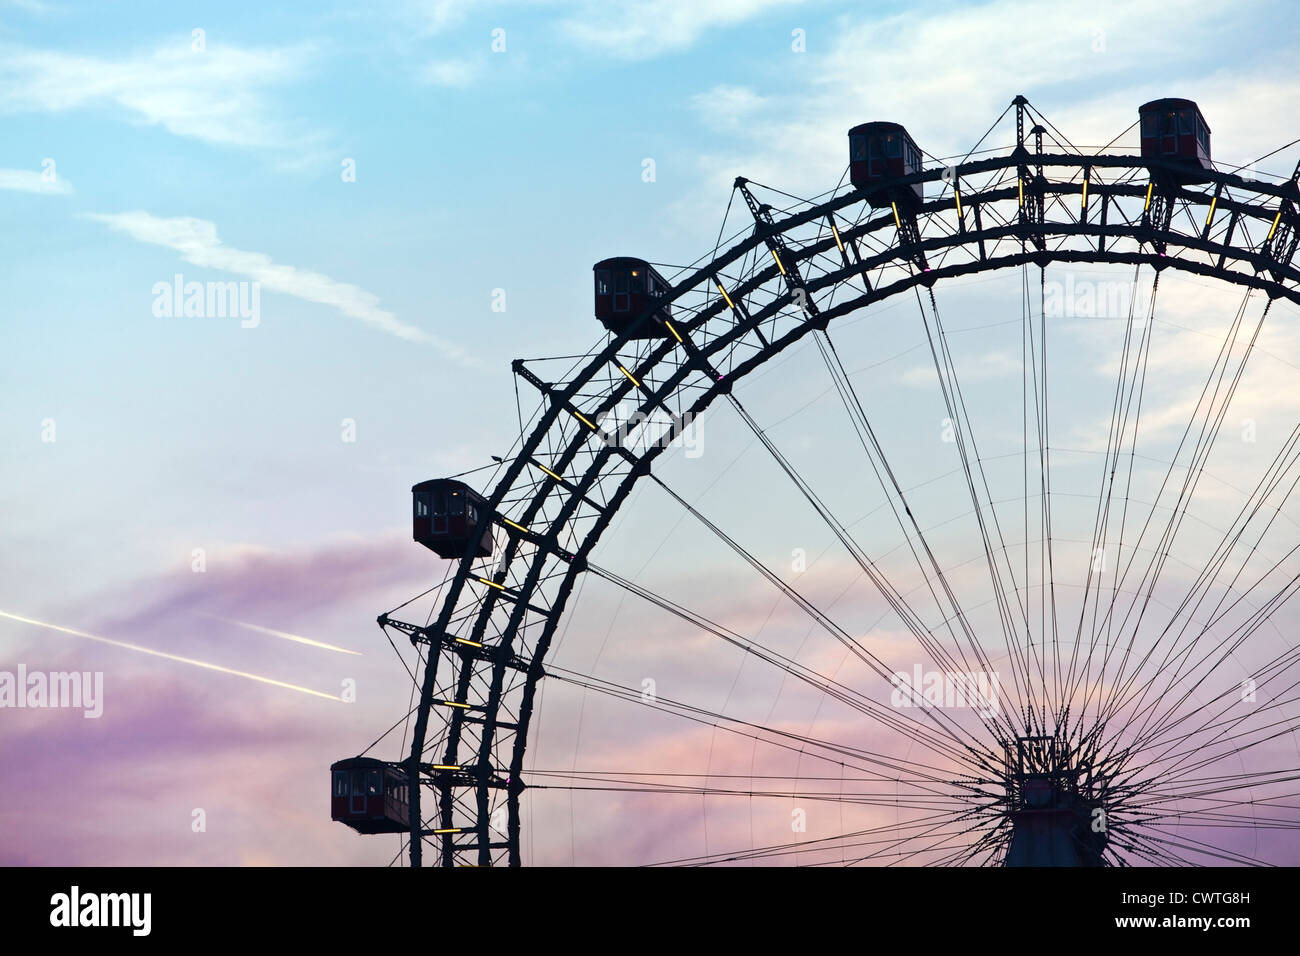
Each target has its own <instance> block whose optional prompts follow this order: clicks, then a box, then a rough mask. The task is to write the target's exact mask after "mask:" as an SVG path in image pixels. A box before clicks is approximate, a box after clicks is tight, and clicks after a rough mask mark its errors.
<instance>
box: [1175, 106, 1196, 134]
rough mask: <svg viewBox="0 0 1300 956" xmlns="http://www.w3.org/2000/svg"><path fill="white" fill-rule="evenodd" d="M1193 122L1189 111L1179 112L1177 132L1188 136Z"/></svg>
mask: <svg viewBox="0 0 1300 956" xmlns="http://www.w3.org/2000/svg"><path fill="white" fill-rule="evenodd" d="M1194 122H1195V120H1193V119H1192V111H1191V110H1181V111H1180V112H1179V113H1178V132H1179V133H1184V134H1189V135H1190V134H1191V132H1192V124H1193V123H1194Z"/></svg>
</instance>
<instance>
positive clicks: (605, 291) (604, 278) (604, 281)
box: [596, 269, 610, 295]
mask: <svg viewBox="0 0 1300 956" xmlns="http://www.w3.org/2000/svg"><path fill="white" fill-rule="evenodd" d="M609 293H610V288H609V270H608V269H597V270H596V295H609Z"/></svg>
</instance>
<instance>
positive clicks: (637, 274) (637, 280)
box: [632, 269, 645, 295]
mask: <svg viewBox="0 0 1300 956" xmlns="http://www.w3.org/2000/svg"><path fill="white" fill-rule="evenodd" d="M632 292H633V293H635V294H637V295H640V294H642V293H644V292H645V273H644V272H643V271H641V270H640V269H633V270H632Z"/></svg>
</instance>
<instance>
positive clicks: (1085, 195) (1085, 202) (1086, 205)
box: [1083, 177, 1088, 209]
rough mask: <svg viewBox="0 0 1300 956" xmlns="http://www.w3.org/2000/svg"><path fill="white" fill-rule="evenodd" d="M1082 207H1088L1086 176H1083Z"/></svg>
mask: <svg viewBox="0 0 1300 956" xmlns="http://www.w3.org/2000/svg"><path fill="white" fill-rule="evenodd" d="M1083 208H1084V209H1087V208H1088V180H1087V177H1085V178H1084V180H1083Z"/></svg>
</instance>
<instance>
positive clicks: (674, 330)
mask: <svg viewBox="0 0 1300 956" xmlns="http://www.w3.org/2000/svg"><path fill="white" fill-rule="evenodd" d="M664 325H666V326H668V331H669V332H671V333H672V334H673V338H675V339H676V340H677V341H678V342H680V341H681V340H682V337H681V336H680V335H678V334H677V330H676V329H675V328H673V324H672V323H671V322H669V321H668V320H667V319H664Z"/></svg>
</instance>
